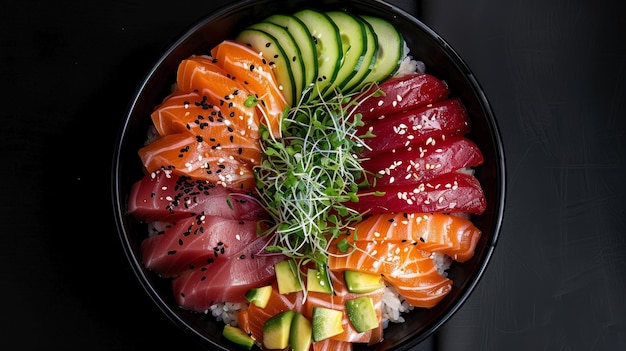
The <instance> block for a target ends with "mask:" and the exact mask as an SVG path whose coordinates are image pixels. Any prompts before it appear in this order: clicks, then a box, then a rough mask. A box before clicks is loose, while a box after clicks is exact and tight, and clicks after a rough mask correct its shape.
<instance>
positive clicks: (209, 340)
mask: <svg viewBox="0 0 626 351" xmlns="http://www.w3.org/2000/svg"><path fill="white" fill-rule="evenodd" d="M302 7H315V8H318V9H320V10H329V9H336V8H340V7H341V8H347V9H348V10H349V11H351V12H354V13H357V14H370V15H374V16H379V17H383V18H385V19H387V20H389V21H390V22H392V23H393V24H394V25H395V26H396V27H397V28H398V29H399V30H400V31H401V32H402V33H403V35H404V38H405V40H406V41H407V44H408V46H409V48H410V49H411V54H412V56H413V57H414V58H415V59H418V60H421V61H423V62H424V63H425V64H426V67H427V72H428V73H430V74H433V75H435V76H437V77H438V78H440V79H443V80H445V81H446V82H447V83H448V84H449V86H450V89H451V92H452V95H454V96H457V97H459V98H460V99H461V100H462V101H463V103H464V104H465V106H466V108H467V109H468V112H469V115H470V118H471V123H472V130H471V132H470V134H469V135H468V137H469V138H470V139H472V140H473V141H475V142H476V143H477V145H478V146H479V147H480V149H481V150H482V152H483V154H484V158H485V162H484V164H483V165H482V166H480V167H479V168H478V169H477V171H476V173H475V175H476V177H477V178H478V180H479V181H480V183H481V184H482V186H483V189H484V192H485V196H486V202H487V209H486V211H485V212H484V213H483V214H482V215H479V216H474V217H473V222H474V223H475V225H476V226H477V227H478V228H479V229H481V230H482V232H483V236H482V238H481V239H480V241H479V243H478V246H477V247H476V251H475V255H474V257H473V258H472V259H471V260H470V261H467V262H465V263H463V264H454V265H453V266H452V267H451V269H450V270H449V277H450V278H451V279H452V280H453V281H454V284H453V288H452V291H451V292H450V293H449V294H448V295H447V296H446V297H445V298H444V299H443V300H442V301H441V302H440V303H439V304H438V305H437V306H435V307H434V308H431V309H419V308H418V309H414V310H413V311H412V312H411V313H410V314H408V315H406V316H405V319H406V322H405V323H402V324H392V325H390V326H389V327H388V328H387V329H386V330H385V337H384V341H383V342H381V343H379V344H376V345H372V346H369V347H368V349H372V350H405V349H409V348H411V347H413V346H415V345H417V344H418V343H420V342H421V341H423V340H424V339H426V338H427V337H428V336H430V335H431V334H432V333H433V332H435V331H436V330H437V329H438V328H439V327H440V326H441V325H442V324H444V323H445V322H446V321H447V320H448V319H449V318H450V317H451V316H452V315H453V314H454V313H455V312H456V311H457V310H458V309H459V308H460V307H461V305H462V304H463V303H464V302H465V301H466V300H467V298H468V296H469V295H470V294H471V293H472V291H473V290H474V288H475V287H476V284H477V283H478V281H479V279H480V278H481V276H482V274H483V272H484V271H485V269H486V267H487V264H488V263H489V260H490V258H491V256H492V253H493V250H494V248H495V245H496V241H497V239H498V235H499V232H500V228H501V223H502V217H503V211H504V203H505V190H506V189H505V166H504V152H503V147H502V141H501V139H500V134H499V131H498V127H497V123H496V120H495V118H494V114H493V112H492V110H491V107H490V105H489V102H488V100H487V98H486V96H485V94H484V92H483V90H482V89H481V87H480V85H479V83H478V81H477V79H476V78H475V77H474V75H473V74H472V72H471V70H470V69H469V67H468V66H467V65H466V64H465V63H464V61H463V60H462V59H461V57H459V55H458V54H457V53H456V52H455V51H454V50H453V49H452V48H451V47H450V45H449V44H448V43H446V41H445V40H444V39H443V38H441V37H440V36H439V35H438V34H437V33H435V32H434V31H433V30H432V29H430V28H428V27H427V26H426V25H424V24H423V23H422V22H420V21H419V20H417V19H415V18H414V17H412V16H411V15H409V14H408V13H406V12H405V11H403V10H401V9H399V8H397V7H394V6H392V5H389V4H387V3H385V2H381V1H376V0H350V1H338V0H317V1H304V0H299V1H290V2H284V1H280V0H255V1H242V2H238V3H233V4H232V5H230V6H228V7H225V8H223V9H221V10H220V11H216V12H214V13H213V14H211V15H209V16H207V17H206V18H204V19H202V20H201V21H200V22H198V23H197V24H195V25H194V26H193V27H191V28H190V29H189V30H188V31H187V32H186V33H184V34H183V35H182V36H181V37H180V38H179V39H178V40H177V41H176V42H174V43H173V44H172V45H171V46H170V48H169V49H168V50H167V51H166V52H165V53H164V54H163V55H162V56H161V57H160V59H158V61H157V62H156V64H155V65H154V66H153V68H152V69H151V71H150V72H148V74H147V76H146V78H145V80H144V81H143V82H142V83H141V84H140V86H139V89H138V91H137V93H136V95H135V96H134V97H133V99H132V101H131V104H130V108H129V110H128V115H127V116H126V118H125V120H124V122H123V124H122V127H121V130H120V134H119V140H118V143H117V145H116V150H115V155H114V160H113V170H112V195H113V205H114V210H115V213H116V218H117V226H118V229H119V235H120V239H121V240H122V244H123V246H124V248H125V250H126V255H127V256H128V259H129V261H130V264H131V266H132V268H133V269H134V271H135V273H136V275H137V278H138V279H139V281H140V282H141V284H142V285H143V287H144V288H145V290H146V293H147V294H148V295H149V296H150V298H151V299H152V300H154V302H155V304H156V306H158V308H160V309H161V310H162V311H163V313H165V314H166V315H167V316H168V317H169V318H170V319H171V320H172V321H174V323H175V324H176V325H178V326H180V327H181V328H183V329H185V330H189V331H190V332H191V333H192V334H194V335H195V336H196V337H198V338H199V339H200V340H204V341H205V342H206V344H207V345H208V346H209V347H210V348H214V349H217V350H228V349H229V348H230V347H232V344H230V343H229V342H228V341H227V340H225V339H224V338H223V337H222V336H221V332H222V328H223V326H222V322H216V321H215V320H214V318H213V317H212V316H211V315H210V314H209V315H206V316H204V315H199V314H195V313H190V312H188V311H185V310H183V309H181V308H179V307H178V306H177V304H176V302H175V301H174V298H173V294H172V291H171V289H170V286H169V284H168V283H167V282H166V281H165V280H163V279H161V278H159V277H158V276H157V275H155V274H153V273H152V272H150V271H147V270H146V269H145V268H144V267H143V265H142V263H141V259H140V254H139V252H140V251H139V245H140V243H141V241H142V239H143V238H144V237H145V236H146V235H147V229H146V227H145V226H144V225H143V224H141V223H138V222H137V221H136V220H134V219H133V218H132V217H131V216H129V215H127V213H126V199H127V195H128V193H129V190H130V187H131V185H132V184H133V183H134V182H136V181H138V180H139V179H140V178H141V177H142V175H143V174H144V173H143V168H142V164H141V162H140V160H139V158H138V156H137V150H138V149H139V148H140V147H141V146H142V145H143V143H144V141H145V139H146V131H147V130H148V127H149V125H150V123H151V121H150V117H149V115H150V113H151V112H152V110H153V108H154V107H155V106H156V105H157V104H158V103H159V102H161V100H162V99H163V98H164V97H165V96H166V95H167V94H168V93H169V92H170V86H171V84H172V83H173V82H174V81H175V74H176V69H177V66H178V63H179V62H180V61H181V60H182V59H184V58H186V57H188V56H190V55H191V54H198V53H208V50H209V49H210V48H211V47H212V46H214V45H216V44H217V43H218V42H220V41H221V40H222V39H225V38H232V37H233V34H234V33H236V32H237V30H238V29H241V28H242V27H243V26H244V25H246V24H250V23H253V22H257V21H258V20H259V19H261V18H264V17H266V16H268V15H270V14H272V13H290V12H295V11H296V10H297V9H300V8H302ZM359 347H360V346H357V348H359Z"/></svg>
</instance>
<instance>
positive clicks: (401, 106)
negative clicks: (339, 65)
mask: <svg viewBox="0 0 626 351" xmlns="http://www.w3.org/2000/svg"><path fill="white" fill-rule="evenodd" d="M378 89H380V90H382V91H383V92H384V93H385V95H382V96H371V95H372V94H373V93H374V92H375V91H376V90H378ZM448 94H450V90H449V89H448V86H447V85H446V84H445V83H444V82H443V81H441V80H440V79H438V78H437V77H435V76H432V75H430V74H426V73H414V74H407V75H404V76H400V77H392V78H389V79H387V80H386V81H384V82H383V83H381V84H379V85H373V86H372V87H370V88H369V89H366V90H365V91H363V92H361V93H359V94H357V95H356V96H355V98H354V99H353V100H356V102H359V103H360V105H359V106H358V107H357V108H356V109H355V112H357V113H360V114H361V115H362V118H363V121H368V120H372V119H378V118H381V117H382V116H386V115H389V114H392V113H398V112H402V111H407V110H409V109H415V108H418V107H422V106H426V105H428V104H432V103H434V102H437V101H441V100H443V99H445V98H447V97H448Z"/></svg>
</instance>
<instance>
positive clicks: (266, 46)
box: [235, 28, 296, 105]
mask: <svg viewBox="0 0 626 351" xmlns="http://www.w3.org/2000/svg"><path fill="white" fill-rule="evenodd" d="M235 40H237V41H240V42H243V43H245V44H246V45H249V46H250V47H252V48H253V49H254V50H257V51H258V52H259V53H261V54H262V55H263V57H264V58H265V59H266V60H267V61H268V62H272V63H273V65H272V66H274V67H276V68H275V69H274V75H275V76H276V80H277V81H278V83H279V84H280V86H281V88H282V91H283V94H284V95H285V100H286V101H287V104H289V105H292V104H293V101H294V97H295V96H296V93H295V87H294V86H295V83H294V79H293V73H292V72H291V64H290V60H289V58H288V56H287V54H285V51H284V50H283V48H282V47H281V46H280V43H279V42H278V40H277V39H276V38H275V37H274V36H272V35H270V34H268V33H266V32H264V31H261V30H258V29H251V28H246V29H243V30H242V31H241V32H239V34H237V37H236V38H235Z"/></svg>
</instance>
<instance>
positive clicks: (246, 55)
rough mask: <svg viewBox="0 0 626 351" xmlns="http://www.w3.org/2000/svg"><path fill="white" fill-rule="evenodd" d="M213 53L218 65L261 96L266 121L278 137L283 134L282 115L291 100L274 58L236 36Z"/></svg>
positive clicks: (257, 95)
mask: <svg viewBox="0 0 626 351" xmlns="http://www.w3.org/2000/svg"><path fill="white" fill-rule="evenodd" d="M211 56H212V57H213V58H214V59H215V62H216V63H217V65H218V66H220V67H221V68H223V69H224V70H225V71H226V72H228V73H229V74H230V76H231V77H232V78H233V79H235V80H237V81H239V82H244V84H245V86H246V88H248V89H249V90H250V92H252V93H253V94H254V95H255V96H256V97H257V98H258V100H259V104H258V105H257V106H258V107H259V109H260V112H261V114H262V116H263V119H262V121H263V122H264V123H265V125H266V126H267V127H268V129H269V131H270V133H271V134H272V135H273V136H274V137H275V138H277V139H278V138H280V137H281V121H282V116H283V113H284V112H285V108H287V107H288V104H287V100H286V99H285V95H284V94H283V92H282V88H281V86H280V85H279V84H278V81H277V79H276V76H275V75H274V71H273V66H271V65H270V62H269V61H267V60H266V59H265V58H264V57H263V55H262V53H260V52H257V51H255V50H254V49H252V48H251V47H249V46H247V45H245V44H244V43H241V42H238V41H234V40H225V41H223V42H221V43H219V44H218V45H216V46H215V47H213V49H212V50H211Z"/></svg>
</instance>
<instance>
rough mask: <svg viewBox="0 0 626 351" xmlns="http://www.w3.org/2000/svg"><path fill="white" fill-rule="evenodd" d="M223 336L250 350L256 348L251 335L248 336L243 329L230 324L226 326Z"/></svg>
mask: <svg viewBox="0 0 626 351" xmlns="http://www.w3.org/2000/svg"><path fill="white" fill-rule="evenodd" d="M222 335H223V336H224V337H225V338H226V339H228V340H230V341H232V342H234V343H235V344H237V345H239V346H242V347H244V348H246V349H248V350H250V349H252V346H254V339H253V338H252V337H251V336H250V335H248V334H247V333H246V332H245V331H243V330H242V329H241V328H238V327H233V326H232V325H230V324H226V325H224V330H222Z"/></svg>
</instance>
